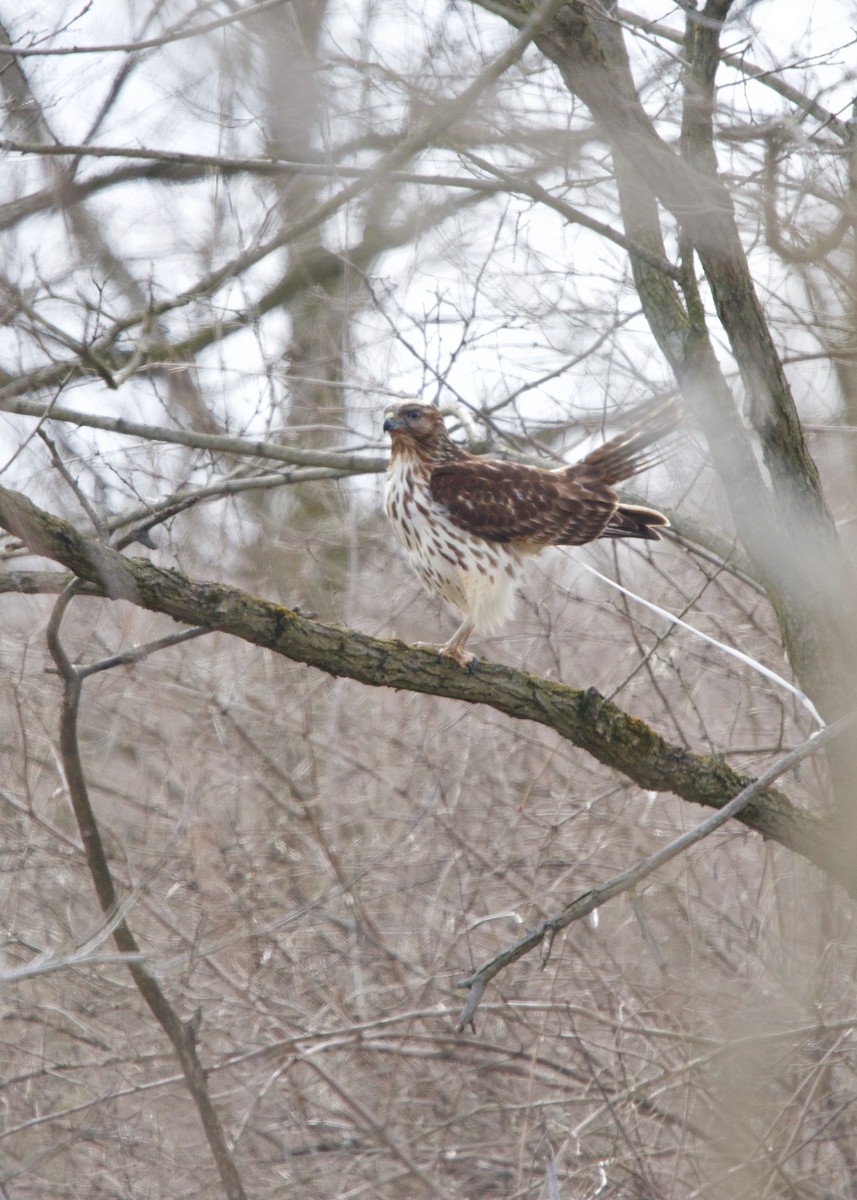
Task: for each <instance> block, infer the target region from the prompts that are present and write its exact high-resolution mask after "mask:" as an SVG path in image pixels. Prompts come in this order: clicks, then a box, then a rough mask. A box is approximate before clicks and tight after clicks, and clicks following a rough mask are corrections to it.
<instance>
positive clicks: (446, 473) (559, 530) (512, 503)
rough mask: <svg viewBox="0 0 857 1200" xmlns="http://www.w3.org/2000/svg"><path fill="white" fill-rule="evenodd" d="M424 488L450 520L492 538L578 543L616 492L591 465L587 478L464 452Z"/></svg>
mask: <svg viewBox="0 0 857 1200" xmlns="http://www.w3.org/2000/svg"><path fill="white" fill-rule="evenodd" d="M581 465H582V464H581ZM587 474H588V472H587ZM429 488H430V491H431V495H432V499H433V500H434V501H435V502H436V503H437V504H438V505H440V506H441V507H442V508H443V509H444V511H445V513H446V514H447V516H448V517H449V519H450V520H451V521H452V523H453V524H454V525H457V526H458V527H459V529H464V530H466V531H467V532H468V533H472V534H475V535H476V536H477V537H482V538H485V539H487V540H488V541H491V542H511V541H517V540H521V541H527V542H532V543H534V544H536V545H544V546H549V545H552V544H554V545H583V543H584V542H591V541H592V540H593V539H594V538H597V537H598V536H599V535H600V534H601V533H602V531H603V530H604V528H605V526H606V525H607V523H608V522H609V521H610V519H611V517H613V516H614V514H615V513H616V512H617V500H616V493H615V492H614V491H613V489H612V488H611V487H609V486H607V485H605V484H603V483H602V482H601V481H600V480H599V479H598V477H597V472H594V471H593V472H592V477H591V478H581V477H571V478H564V477H563V476H562V475H556V474H555V473H554V472H552V471H545V470H543V469H541V468H539V467H527V466H523V465H522V464H520V463H507V462H492V461H490V460H488V461H486V460H484V459H478V458H469V459H463V460H459V461H457V462H452V463H445V464H443V465H442V466H440V467H437V468H435V470H434V471H432V473H431V479H430V482H429ZM618 532H619V531H618V530H617V533H618ZM619 536H621V534H620V535H619ZM637 536H640V535H639V534H638V535H637Z"/></svg>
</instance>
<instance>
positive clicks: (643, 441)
mask: <svg viewBox="0 0 857 1200" xmlns="http://www.w3.org/2000/svg"><path fill="white" fill-rule="evenodd" d="M682 419H683V409H682V405H681V402H680V401H679V400H677V399H676V398H675V397H671V398H670V399H669V400H662V401H657V402H656V403H655V404H653V405H648V406H647V408H646V410H645V412H644V413H643V414H642V416H640V417H638V419H637V420H636V421H634V422H633V424H631V425H629V426H628V428H627V429H625V430H623V432H622V433H619V434H617V435H616V437H613V438H610V440H609V441H607V442H605V443H604V445H603V446H599V447H598V449H597V450H593V451H592V452H591V454H587V456H586V458H585V459H584V460H583V461H584V462H585V463H587V464H589V465H591V466H594V467H597V468H598V471H599V474H600V476H601V478H602V479H603V481H604V482H605V483H607V484H614V483H620V482H621V481H622V480H623V479H630V478H631V476H632V475H638V474H639V473H640V472H641V471H645V470H647V469H648V468H649V467H655V466H657V465H658V464H659V463H662V462H663V461H664V460H665V459H666V458H667V457H668V453H667V452H666V451H664V450H663V449H662V448H659V449H652V448H651V447H653V446H654V443H655V442H659V441H661V440H662V439H663V438H665V437H668V436H669V434H671V433H674V432H675V430H676V429H678V427H679V426H680V425H681V423H682ZM626 536H632V537H633V536H634V535H633V534H631V535H626ZM636 536H639V537H642V536H646V535H644V534H638V535H636ZM648 536H650V537H651V536H652V535H651V534H649V535H648Z"/></svg>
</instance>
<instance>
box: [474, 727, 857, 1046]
mask: <svg viewBox="0 0 857 1200" xmlns="http://www.w3.org/2000/svg"><path fill="white" fill-rule="evenodd" d="M855 723H857V712H853V713H848V714H847V715H846V716H844V717H841V718H840V719H839V720H838V721H836V722H834V723H833V724H832V725H828V726H827V727H826V728H825V729H823V730H821V731H820V732H818V733H815V734H813V736H812V737H811V738H809V739H808V740H807V741H805V742H804V743H803V744H802V745H800V746H798V747H797V748H796V749H795V750H792V751H791V752H790V753H789V754H786V755H784V756H783V758H781V759H779V760H778V761H777V762H775V763H774V764H773V766H771V767H769V768H768V769H767V771H765V772H763V774H761V775H760V776H759V778H758V779H756V780H754V782H753V783H751V784H750V785H749V786H748V787H745V788H744V789H743V790H742V791H740V792H739V793H738V795H737V796H735V797H734V798H733V799H732V800H730V801H729V803H728V804H725V805H724V806H723V808H721V809H719V810H718V812H716V813H713V814H712V815H711V816H710V817H706V819H705V820H704V821H701V822H700V823H699V824H698V825H696V826H695V827H694V828H693V829H690V830H688V831H687V833H683V834H681V836H680V837H677V838H674V839H673V841H671V842H670V843H669V844H668V845H666V846H664V847H662V848H661V849H660V850H657V851H655V853H654V854H650V855H648V856H647V857H646V858H643V859H641V860H640V861H639V862H637V863H635V864H634V866H632V867H628V868H627V869H626V870H625V871H621V872H620V873H619V874H618V875H614V876H613V878H612V879H608V880H607V882H606V883H602V884H600V885H599V886H598V887H596V888H592V890H591V891H588V892H584V893H583V895H581V896H578V897H577V899H576V900H572V901H571V903H570V904H567V905H566V906H565V908H563V909H562V911H561V912H559V913H558V914H557V915H556V916H553V917H548V918H547V920H545V921H542V922H541V923H540V924H539V925H538V926H537V927H536V928H535V929H533V930H532V931H531V932H530V933H527V934H525V935H524V937H522V938H520V939H519V940H518V941H517V942H516V943H515V944H514V946H511V947H510V948H509V949H508V950H504V951H502V953H500V954H497V955H495V956H494V957H493V958H491V959H489V960H488V962H486V963H484V964H483V965H482V966H481V967H480V968H479V970H478V971H475V972H474V973H473V974H472V975H470V976H468V977H467V978H466V979H463V980H461V982H460V983H459V984H458V986H459V987H462V988H469V989H470V995H469V996H468V998H467V1003H466V1004H465V1006H464V1008H463V1009H462V1012H461V1016H460V1017H459V1020H458V1026H457V1028H458V1030H459V1031H461V1030H462V1029H464V1028H465V1027H466V1026H467V1025H469V1024H470V1023H471V1021H472V1020H473V1015H474V1013H475V1012H476V1009H477V1007H478V1006H479V1001H480V1000H481V999H482V996H483V994H484V992H485V987H486V985H487V984H488V983H490V982H491V980H492V979H493V978H494V976H495V975H498V974H499V972H500V971H502V970H503V969H504V968H505V967H507V966H509V965H510V963H513V962H516V961H517V960H518V959H519V958H523V956H524V955H525V954H529V952H530V951H531V950H534V949H535V948H536V946H539V945H541V944H542V942H547V946H546V949H545V951H544V952H543V956H542V957H543V959H546V958H547V956H548V954H549V953H550V948H551V945H552V944H553V940H554V938H555V937H556V935H557V934H558V933H559V932H560V931H561V930H562V929H565V928H566V926H568V925H571V924H572V922H574V921H579V920H580V919H581V917H585V916H587V914H589V913H591V912H592V911H593V910H594V909H596V908H600V907H601V905H603V904H605V903H606V902H607V901H608V900H612V898H613V897H614V896H618V895H621V894H622V892H627V891H629V890H630V889H631V888H634V887H636V886H637V884H638V883H640V882H641V880H643V879H645V878H646V877H647V876H648V875H651V874H652V873H653V872H654V871H657V870H658V869H659V868H660V867H662V866H664V865H665V864H666V863H668V862H670V861H671V859H673V858H676V857H677V856H678V855H679V854H682V853H683V852H684V851H685V850H688V849H689V848H690V847H691V846H693V845H695V844H696V843H697V842H700V841H702V839H703V838H706V837H708V836H709V835H710V834H711V833H713V832H714V831H715V830H716V829H719V828H720V827H721V825H725V824H726V822H727V821H730V820H731V819H732V818H733V817H735V816H737V815H738V814H739V813H740V812H741V811H742V809H745V808H746V807H747V805H748V804H750V803H751V802H752V801H753V800H756V799H757V798H758V797H759V796H761V794H762V793H763V792H764V791H765V790H766V789H767V788H768V787H769V786H770V785H771V784H772V783H773V782H774V780H775V779H778V778H779V776H780V775H783V774H785V772H786V771H788V770H790V769H791V768H792V767H794V766H795V765H796V764H797V763H799V762H800V761H801V760H802V759H804V758H806V757H807V756H808V755H810V754H814V753H815V752H816V750H820V749H821V747H822V746H825V745H826V744H827V743H828V742H831V741H833V740H834V738H837V737H838V736H839V735H840V734H841V733H843V732H844V731H845V730H846V729H850V728H851V726H852V725H854V724H855Z"/></svg>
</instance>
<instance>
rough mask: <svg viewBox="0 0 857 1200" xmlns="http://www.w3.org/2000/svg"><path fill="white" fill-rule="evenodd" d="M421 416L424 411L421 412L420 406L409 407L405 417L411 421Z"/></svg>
mask: <svg viewBox="0 0 857 1200" xmlns="http://www.w3.org/2000/svg"><path fill="white" fill-rule="evenodd" d="M421 416H422V413H421V412H420V410H419V409H418V408H409V409H408V411H407V412H406V413H405V417H406V418H407V420H409V421H418V420H419V419H420V417H421Z"/></svg>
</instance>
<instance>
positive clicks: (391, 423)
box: [384, 413, 401, 433]
mask: <svg viewBox="0 0 857 1200" xmlns="http://www.w3.org/2000/svg"><path fill="white" fill-rule="evenodd" d="M397 429H401V425H400V424H399V421H398V418H396V417H394V416H393V414H392V413H387V415H386V416H385V417H384V432H385V433H395V432H396V430H397Z"/></svg>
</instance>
